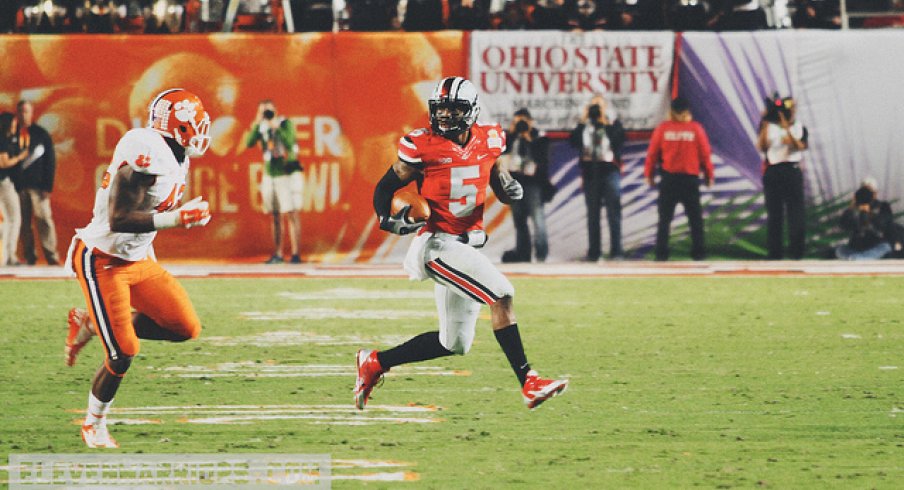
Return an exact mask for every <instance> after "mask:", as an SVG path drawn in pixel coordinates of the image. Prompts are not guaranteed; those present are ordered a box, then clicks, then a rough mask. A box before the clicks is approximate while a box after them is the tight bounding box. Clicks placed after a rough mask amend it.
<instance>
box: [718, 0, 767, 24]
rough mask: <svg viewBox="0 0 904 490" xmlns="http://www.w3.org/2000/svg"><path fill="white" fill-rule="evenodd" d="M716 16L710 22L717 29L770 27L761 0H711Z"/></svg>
mask: <svg viewBox="0 0 904 490" xmlns="http://www.w3.org/2000/svg"><path fill="white" fill-rule="evenodd" d="M710 1H711V2H712V3H711V6H712V7H713V10H714V11H715V12H716V14H715V16H714V17H713V18H712V19H710V21H709V22H710V24H711V25H712V26H713V27H714V28H715V29H716V30H717V31H755V30H757V29H765V28H767V27H769V24H768V22H767V21H766V11H765V10H763V7H762V6H761V5H760V0H710Z"/></svg>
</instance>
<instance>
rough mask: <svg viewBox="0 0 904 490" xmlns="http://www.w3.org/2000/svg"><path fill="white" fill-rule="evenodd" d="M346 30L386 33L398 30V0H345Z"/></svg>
mask: <svg viewBox="0 0 904 490" xmlns="http://www.w3.org/2000/svg"><path fill="white" fill-rule="evenodd" d="M345 5H346V8H347V9H348V28H349V30H352V31H388V30H392V29H396V28H398V22H399V20H398V18H397V15H398V5H399V1H398V0H346V2H345Z"/></svg>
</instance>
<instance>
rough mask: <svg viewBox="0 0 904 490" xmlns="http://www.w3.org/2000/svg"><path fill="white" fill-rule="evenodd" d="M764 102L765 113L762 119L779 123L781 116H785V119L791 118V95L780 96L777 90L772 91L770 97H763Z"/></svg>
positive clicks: (792, 106)
mask: <svg viewBox="0 0 904 490" xmlns="http://www.w3.org/2000/svg"><path fill="white" fill-rule="evenodd" d="M763 101H764V102H765V103H766V115H765V116H763V120H765V121H768V122H771V123H774V124H779V122H781V116H782V115H783V116H785V120H786V121H790V120H791V112H792V110H793V109H794V99H792V98H791V97H782V96H780V95H779V94H778V92H774V93H773V94H772V97H767V98H765V99H763Z"/></svg>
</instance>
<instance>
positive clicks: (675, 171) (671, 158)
mask: <svg viewBox="0 0 904 490" xmlns="http://www.w3.org/2000/svg"><path fill="white" fill-rule="evenodd" d="M657 167H659V173H660V176H659V199H658V201H657V208H658V211H659V224H658V226H657V228H656V260H659V261H665V260H668V259H669V232H670V228H671V225H672V218H673V217H674V215H675V206H676V205H677V204H678V203H681V205H682V206H683V207H684V214H686V215H687V223H688V226H689V227H690V229H691V258H692V259H694V260H703V259H704V258H706V248H705V245H704V241H703V236H704V235H703V207H702V206H701V204H700V174H701V173H702V174H703V175H704V177H705V179H706V186H707V187H712V185H713V182H714V177H713V163H712V157H711V150H710V145H709V138H708V137H707V136H706V131H704V130H703V126H701V125H700V123H698V122H696V121H694V120H693V117H692V116H691V110H690V105H689V104H688V102H687V100H685V99H683V98H681V97H679V98H676V99H675V100H673V101H672V105H671V110H670V111H669V119H668V120H667V121H665V122H663V123H661V124H660V125H659V126H657V127H656V129H655V130H654V131H653V136H652V138H651V140H650V147H649V149H648V150H647V160H646V162H645V164H644V177H645V178H646V181H647V184H649V186H650V187H653V186H654V185H655V184H654V179H653V173H654V170H655V169H656V168H657Z"/></svg>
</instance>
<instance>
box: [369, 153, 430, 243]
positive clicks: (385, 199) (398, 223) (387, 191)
mask: <svg viewBox="0 0 904 490" xmlns="http://www.w3.org/2000/svg"><path fill="white" fill-rule="evenodd" d="M418 174H419V171H418V170H417V169H415V168H414V167H412V166H411V165H408V164H407V163H405V162H403V161H401V160H396V162H395V163H394V164H393V165H392V167H390V168H389V170H387V171H386V174H385V175H384V176H383V178H382V179H380V182H377V187H376V189H374V211H375V212H376V213H377V218H378V219H379V220H380V229H382V230H384V231H388V232H390V233H395V234H397V235H407V234H408V233H411V232H413V231H417V230H418V229H420V228H421V227H422V226H424V224H425V223H424V222H423V221H418V222H412V221H410V220H409V219H408V210H409V209H410V206H406V207H405V208H404V209H402V210H401V211H399V212H398V213H396V214H391V209H392V196H393V195H394V194H395V192H396V191H397V190H399V189H401V188H402V187H405V186H406V185H408V183H409V182H411V181H412V180H414V179H415V178H417V176H418Z"/></svg>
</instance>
